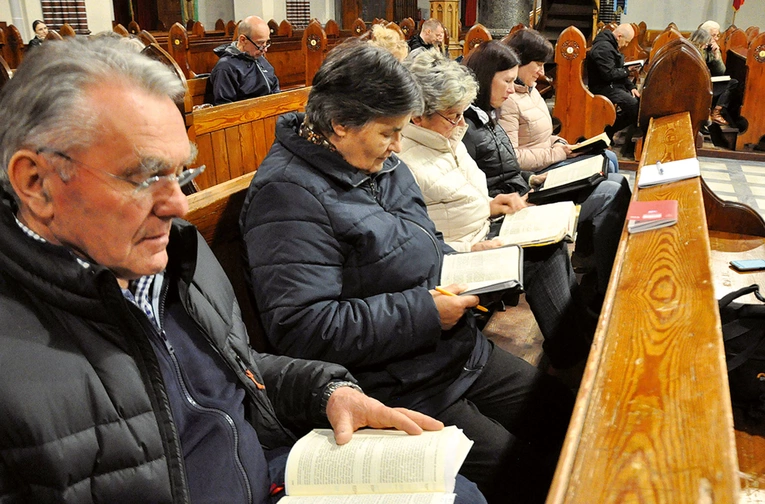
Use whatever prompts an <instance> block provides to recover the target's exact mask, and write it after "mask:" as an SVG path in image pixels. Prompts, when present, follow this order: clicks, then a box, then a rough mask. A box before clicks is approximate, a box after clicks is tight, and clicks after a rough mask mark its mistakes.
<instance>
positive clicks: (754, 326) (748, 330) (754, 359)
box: [719, 284, 765, 420]
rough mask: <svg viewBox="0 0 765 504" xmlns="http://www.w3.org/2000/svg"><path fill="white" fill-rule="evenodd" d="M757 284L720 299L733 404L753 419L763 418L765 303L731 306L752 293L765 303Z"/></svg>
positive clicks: (764, 403) (764, 399) (764, 397)
mask: <svg viewBox="0 0 765 504" xmlns="http://www.w3.org/2000/svg"><path fill="white" fill-rule="evenodd" d="M759 289H760V286H759V285H757V284H754V285H750V286H749V287H744V288H743V289H739V290H737V291H735V292H731V293H730V294H728V295H727V296H725V297H723V298H722V299H720V301H719V303H720V319H721V321H722V332H723V340H724V343H725V360H726V362H727V364H728V382H729V384H730V395H731V400H732V401H733V404H734V405H736V406H740V407H742V408H744V409H745V410H746V413H747V414H748V415H749V416H750V417H752V418H754V419H756V420H763V419H765V304H763V305H753V304H742V303H734V302H733V300H734V299H737V298H739V297H741V296H745V295H747V294H752V293H753V294H754V295H755V296H756V297H757V299H759V300H760V301H762V302H763V303H765V297H763V296H762V295H761V294H760V291H759Z"/></svg>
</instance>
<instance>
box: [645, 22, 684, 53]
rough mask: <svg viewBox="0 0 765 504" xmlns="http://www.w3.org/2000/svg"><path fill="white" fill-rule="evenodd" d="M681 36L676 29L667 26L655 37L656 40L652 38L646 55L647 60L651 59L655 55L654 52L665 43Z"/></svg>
mask: <svg viewBox="0 0 765 504" xmlns="http://www.w3.org/2000/svg"><path fill="white" fill-rule="evenodd" d="M679 38H683V36H682V35H681V34H680V32H679V31H678V30H675V29H674V28H672V27H671V26H670V27H668V28H667V29H666V30H664V31H663V32H662V33H661V35H659V36H658V37H656V40H654V42H653V45H651V51H650V53H649V56H648V60H649V61H652V60H653V59H654V58H655V57H656V52H657V51H658V50H659V49H661V48H662V47H664V46H665V45H666V44H668V43H669V42H670V41H672V40H675V39H679Z"/></svg>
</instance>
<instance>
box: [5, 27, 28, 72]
mask: <svg viewBox="0 0 765 504" xmlns="http://www.w3.org/2000/svg"><path fill="white" fill-rule="evenodd" d="M3 32H4V34H5V45H3V54H2V56H3V58H5V62H6V63H7V64H8V66H9V67H10V68H11V70H15V69H17V68H18V67H19V65H20V64H21V60H22V59H23V48H24V41H23V40H22V38H21V32H19V29H18V28H16V27H15V26H13V25H12V24H11V25H8V26H7V27H6V28H5V29H4V30H3Z"/></svg>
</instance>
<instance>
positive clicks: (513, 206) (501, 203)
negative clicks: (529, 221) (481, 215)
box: [489, 175, 547, 217]
mask: <svg viewBox="0 0 765 504" xmlns="http://www.w3.org/2000/svg"><path fill="white" fill-rule="evenodd" d="M546 176H547V175H545V177H546ZM528 199H529V197H528V195H526V194H524V195H523V196H519V195H518V193H503V194H498V195H497V196H495V197H494V199H493V200H491V202H490V203H489V211H490V212H491V216H492V217H496V216H498V215H506V214H514V213H515V212H517V211H518V210H520V209H522V208H526V207H527V206H529V204H528V203H527V202H526V200H528Z"/></svg>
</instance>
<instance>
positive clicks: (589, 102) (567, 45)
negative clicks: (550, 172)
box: [553, 26, 616, 143]
mask: <svg viewBox="0 0 765 504" xmlns="http://www.w3.org/2000/svg"><path fill="white" fill-rule="evenodd" d="M586 50H587V42H586V41H585V39H584V35H583V34H582V32H581V31H579V29H578V28H576V27H575V26H569V27H568V28H566V29H565V30H563V32H562V33H561V34H560V36H559V37H558V43H557V44H556V45H555V63H556V67H557V69H556V73H555V81H554V85H555V106H554V108H553V116H554V117H557V118H558V119H559V120H560V122H561V130H560V133H559V135H560V136H561V137H563V138H565V139H566V140H567V141H568V142H570V143H575V142H577V141H578V140H579V139H580V138H590V137H592V136H595V135H598V134H600V133H602V132H603V130H604V129H605V127H606V126H608V125H610V124H613V123H614V121H615V120H616V108H615V107H614V104H613V103H611V100H609V99H608V98H606V97H605V96H601V95H594V94H592V93H591V92H590V90H589V89H587V88H586V87H585V85H584V81H583V80H582V68H583V65H584V58H585V54H586Z"/></svg>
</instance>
